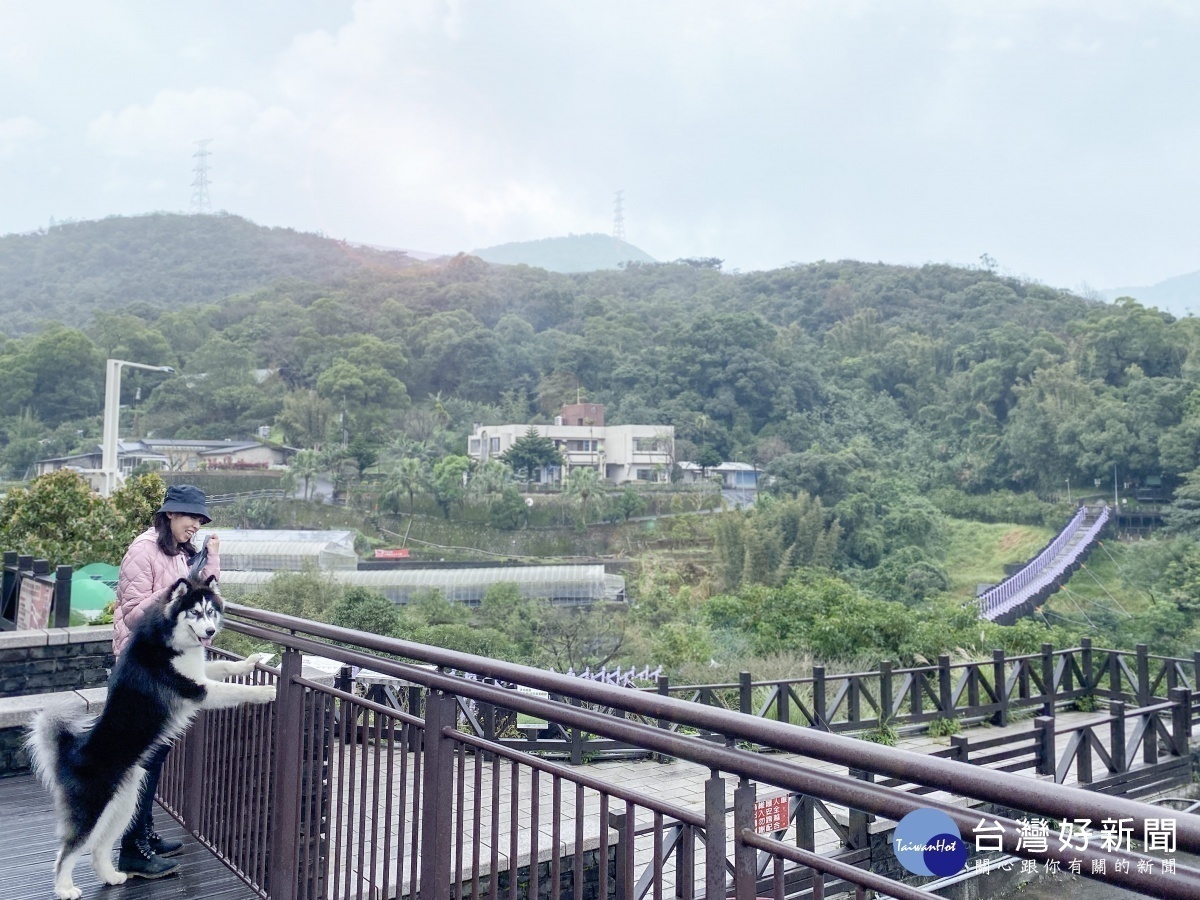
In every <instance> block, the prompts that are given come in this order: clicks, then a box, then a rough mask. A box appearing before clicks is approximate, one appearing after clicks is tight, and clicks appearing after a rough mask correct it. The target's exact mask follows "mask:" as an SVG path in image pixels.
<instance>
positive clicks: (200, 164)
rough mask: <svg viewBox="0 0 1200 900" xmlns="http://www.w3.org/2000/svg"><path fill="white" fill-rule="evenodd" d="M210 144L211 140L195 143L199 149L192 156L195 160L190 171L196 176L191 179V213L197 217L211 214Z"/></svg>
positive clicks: (206, 139)
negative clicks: (209, 194)
mask: <svg viewBox="0 0 1200 900" xmlns="http://www.w3.org/2000/svg"><path fill="white" fill-rule="evenodd" d="M211 143H212V138H205V139H204V140H202V141H196V146H197V147H199V148H200V149H198V150H197V151H196V152H195V153H193V154H192V158H193V159H194V160H196V165H195V167H194V168H193V169H192V173H193V174H194V175H195V176H196V177H195V178H193V179H192V212H193V213H195V214H199V215H204V214H207V213H211V212H212V201H211V200H210V199H209V197H208V157H209V152H208V145H209V144H211Z"/></svg>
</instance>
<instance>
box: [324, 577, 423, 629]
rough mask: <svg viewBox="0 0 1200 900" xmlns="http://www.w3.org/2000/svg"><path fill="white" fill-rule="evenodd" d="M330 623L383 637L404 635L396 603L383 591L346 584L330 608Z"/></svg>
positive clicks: (401, 619)
mask: <svg viewBox="0 0 1200 900" xmlns="http://www.w3.org/2000/svg"><path fill="white" fill-rule="evenodd" d="M329 624H330V625H337V626H339V627H341V628H353V629H355V630H356V631H365V632H367V633H368V634H380V635H383V636H384V637H402V636H404V633H405V631H404V627H403V618H402V616H401V614H400V610H399V609H398V608H397V606H396V604H395V603H393V602H392V601H391V600H389V599H388V598H387V597H385V596H383V594H379V593H376V592H375V591H372V590H368V589H367V588H363V587H349V588H346V592H345V593H344V594H343V595H342V598H341V599H340V600H338V601H337V602H336V603H335V604H334V605H333V607H332V608H331V609H330V611H329Z"/></svg>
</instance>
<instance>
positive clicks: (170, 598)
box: [160, 578, 192, 615]
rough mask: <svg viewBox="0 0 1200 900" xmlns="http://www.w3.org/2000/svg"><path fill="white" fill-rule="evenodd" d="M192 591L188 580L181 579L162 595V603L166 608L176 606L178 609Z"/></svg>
mask: <svg viewBox="0 0 1200 900" xmlns="http://www.w3.org/2000/svg"><path fill="white" fill-rule="evenodd" d="M191 589H192V586H191V585H190V584H188V580H187V579H186V578H180V579H179V580H178V581H176V582H175V583H174V584H173V585H171V587H170V588H168V589H167V592H166V593H165V594H163V595H162V600H161V601H160V602H161V603H162V605H163V607H164V608H165V607H167V606H174V607H176V608H178V607H179V604H180V602H181V601H182V600H183V598H184V597H186V596H187V595H188V591H190V590H191ZM168 615H169V614H168Z"/></svg>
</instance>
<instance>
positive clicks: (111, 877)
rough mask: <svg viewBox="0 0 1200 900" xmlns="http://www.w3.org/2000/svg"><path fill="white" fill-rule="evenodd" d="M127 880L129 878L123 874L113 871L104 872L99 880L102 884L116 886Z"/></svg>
mask: <svg viewBox="0 0 1200 900" xmlns="http://www.w3.org/2000/svg"><path fill="white" fill-rule="evenodd" d="M128 878H129V876H128V875H126V874H125V873H124V872H117V871H113V872H106V873H105V874H104V875H103V876H102V878H101V880H103V882H104V883H105V884H112V885H118V884H124V883H125V881H126V879H128Z"/></svg>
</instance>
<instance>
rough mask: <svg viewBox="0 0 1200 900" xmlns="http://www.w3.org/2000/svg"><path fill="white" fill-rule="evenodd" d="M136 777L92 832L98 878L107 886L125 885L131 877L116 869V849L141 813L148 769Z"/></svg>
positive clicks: (119, 791)
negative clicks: (138, 807) (138, 806)
mask: <svg viewBox="0 0 1200 900" xmlns="http://www.w3.org/2000/svg"><path fill="white" fill-rule="evenodd" d="M136 772H137V774H136V775H131V776H130V777H128V778H126V779H125V781H124V782H123V783H122V784H121V786H120V787H119V788H117V792H116V793H115V794H113V798H112V799H111V800H109V801H108V805H107V806H105V807H104V812H102V813H100V820H99V821H98V822H96V827H95V828H94V829H93V830H92V868H93V869H94V870H95V871H96V877H97V878H99V879H100V880H101V881H103V882H104V883H105V884H124V883H125V879H126V878H128V877H129V876H128V875H126V874H125V873H124V872H118V871H117V867H116V866H114V865H113V858H112V854H113V845H114V844H116V842H117V839H118V838H119V837H120V836H121V835H122V834H124V833H125V829H126V828H128V827H129V823H130V822H131V821H132V820H133V815H134V813H135V812H137V805H138V797H139V793H140V792H141V788H142V780H143V776H144V775H145V769H142V768H141V767H138V769H137V770H136Z"/></svg>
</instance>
